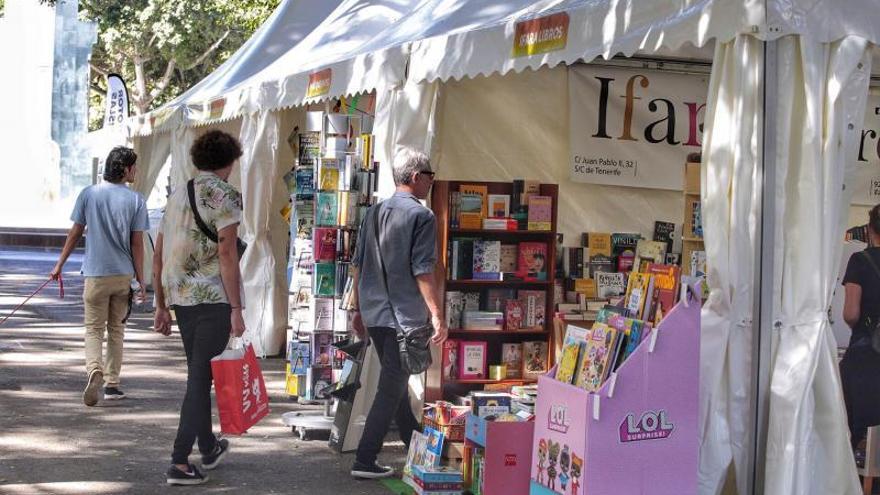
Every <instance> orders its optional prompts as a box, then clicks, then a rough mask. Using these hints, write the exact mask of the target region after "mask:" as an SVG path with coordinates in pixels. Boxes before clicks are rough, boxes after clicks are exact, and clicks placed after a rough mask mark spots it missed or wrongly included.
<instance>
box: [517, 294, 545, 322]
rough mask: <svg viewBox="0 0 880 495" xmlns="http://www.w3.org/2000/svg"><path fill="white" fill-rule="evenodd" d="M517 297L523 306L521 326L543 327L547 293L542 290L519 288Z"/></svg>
mask: <svg viewBox="0 0 880 495" xmlns="http://www.w3.org/2000/svg"><path fill="white" fill-rule="evenodd" d="M517 299H519V301H520V303H521V304H522V307H523V328H531V329H540V328H543V327H544V323H545V322H546V316H547V315H546V313H547V293H546V292H544V291H543V290H520V291H519V292H517Z"/></svg>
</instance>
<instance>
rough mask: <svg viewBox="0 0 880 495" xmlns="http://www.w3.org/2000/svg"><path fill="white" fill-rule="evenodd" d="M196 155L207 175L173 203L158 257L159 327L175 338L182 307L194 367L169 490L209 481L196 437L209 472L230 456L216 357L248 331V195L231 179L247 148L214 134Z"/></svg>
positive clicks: (195, 147)
mask: <svg viewBox="0 0 880 495" xmlns="http://www.w3.org/2000/svg"><path fill="white" fill-rule="evenodd" d="M190 155H191V157H192V161H193V164H195V166H196V168H197V169H198V170H199V173H198V175H196V177H195V178H194V179H193V180H192V181H190V182H189V183H187V184H186V185H185V186H183V187H178V188H177V190H176V191H174V193H173V194H172V195H171V197H170V198H169V200H168V206H167V207H166V209H165V215H164V217H163V218H162V223H161V225H160V227H159V234H158V236H157V240H156V247H155V251H154V255H153V265H154V269H153V287H154V288H155V291H156V315H155V321H154V328H155V330H156V331H157V332H159V333H161V334H163V335H166V336H167V335H170V334H171V313H170V311H169V308H170V309H173V310H174V313H175V316H176V318H177V326H178V329H179V330H180V337H181V339H182V340H183V348H184V351H185V352H186V366H187V376H186V395H185V396H184V399H183V405H182V406H181V408H180V423H179V426H178V428H177V437H176V438H175V440H174V449H173V452H172V455H171V464H172V466H171V467H170V468H169V469H168V471H167V473H166V482H167V483H168V484H169V485H198V484H202V483H204V482H206V481H207V480H208V477H207V476H206V475H205V474H204V473H202V472H201V471H200V470H199V469H198V468H196V466H194V465H193V464H190V462H189V455H190V454H191V453H192V449H193V444H194V443H195V441H196V439H198V443H199V451H200V452H201V454H202V468H203V469H205V470H211V469H214V468H216V467H217V465H218V464H219V463H220V461H221V460H222V459H223V457H224V456H225V455H226V454H227V453H228V451H229V440H226V439H217V437H216V436H214V433H213V431H212V425H211V382H212V379H213V378H212V375H211V358H213V357H215V356H217V355H218V354H220V353H222V352H223V350H224V349H225V348H226V345H227V343H228V342H229V339H230V338H231V337H233V336H235V337H241V335H242V334H243V333H244V331H245V327H244V319H243V318H242V310H243V309H244V307H243V305H242V301H243V298H242V296H241V274H240V272H239V266H238V247H237V240H238V224H239V222H240V221H241V194H239V192H238V191H236V190H235V188H234V187H232V186H231V185H229V184H228V183H227V182H226V180H227V179H228V178H229V174H230V173H231V172H232V167H233V166H234V165H235V163H236V161H237V160H238V159H239V157H241V155H242V151H241V145H240V144H239V142H238V140H236V139H235V138H234V137H232V136H230V135H229V134H226V133H224V132H221V131H210V132H208V133H207V134H205V135H203V136H202V137H200V138H199V139H197V140H196V141H195V143H193V145H192V148H191V149H190ZM190 188H191V189H192V191H193V193H192V194H193V197H192V199H193V200H194V201H193V202H194V203H195V208H196V211H194V210H193V208H192V207H191V198H190V192H189V190H190ZM196 215H198V218H199V219H200V221H201V223H202V224H203V225H202V226H200V225H199V223H200V222H199V220H197V217H196ZM205 228H206V229H208V230H209V231H210V232H209V233H210V234H211V236H209V235H208V234H207V233H205V232H204V230H203V229H205ZM210 237H215V238H216V239H217V240H216V241H212V240H211V239H210Z"/></svg>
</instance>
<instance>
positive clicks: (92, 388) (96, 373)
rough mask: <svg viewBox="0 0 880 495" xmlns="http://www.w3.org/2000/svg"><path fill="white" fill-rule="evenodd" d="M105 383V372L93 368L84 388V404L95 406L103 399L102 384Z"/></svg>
mask: <svg viewBox="0 0 880 495" xmlns="http://www.w3.org/2000/svg"><path fill="white" fill-rule="evenodd" d="M103 384H104V373H103V372H102V371H101V370H92V372H91V373H89V381H88V383H86V389H85V390H83V404H85V405H87V406H94V405H95V404H97V403H98V400H100V399H101V385H103Z"/></svg>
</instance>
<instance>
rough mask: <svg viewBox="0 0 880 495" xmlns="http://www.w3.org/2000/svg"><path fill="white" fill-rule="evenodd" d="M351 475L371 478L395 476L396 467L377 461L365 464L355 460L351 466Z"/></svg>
mask: <svg viewBox="0 0 880 495" xmlns="http://www.w3.org/2000/svg"><path fill="white" fill-rule="evenodd" d="M351 475H352V476H354V477H355V478H364V479H369V480H375V479H379V478H388V477H389V476H394V468H392V467H389V466H380V465H378V464H376V463H375V462H373V464H363V463H361V462H355V463H354V466H352V467H351Z"/></svg>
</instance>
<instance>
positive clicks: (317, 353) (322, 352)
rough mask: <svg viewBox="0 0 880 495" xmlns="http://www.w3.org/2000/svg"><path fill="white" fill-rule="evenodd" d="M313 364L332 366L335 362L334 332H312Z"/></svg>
mask: <svg viewBox="0 0 880 495" xmlns="http://www.w3.org/2000/svg"><path fill="white" fill-rule="evenodd" d="M311 352H312V364H313V365H315V366H330V365H331V364H332V362H333V354H334V352H333V334H332V333H330V332H316V333H313V334H312V341H311Z"/></svg>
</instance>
